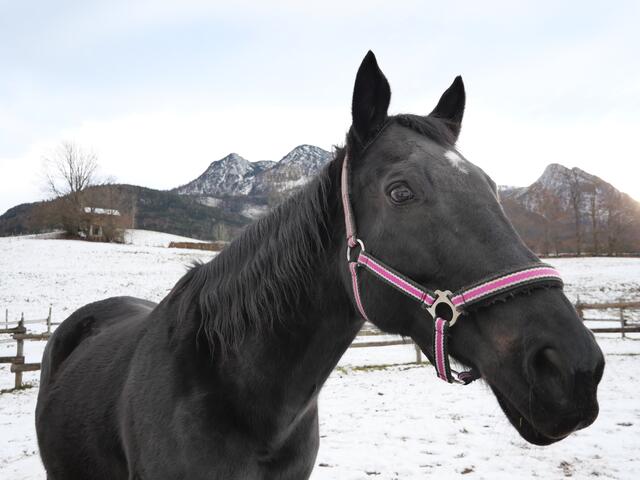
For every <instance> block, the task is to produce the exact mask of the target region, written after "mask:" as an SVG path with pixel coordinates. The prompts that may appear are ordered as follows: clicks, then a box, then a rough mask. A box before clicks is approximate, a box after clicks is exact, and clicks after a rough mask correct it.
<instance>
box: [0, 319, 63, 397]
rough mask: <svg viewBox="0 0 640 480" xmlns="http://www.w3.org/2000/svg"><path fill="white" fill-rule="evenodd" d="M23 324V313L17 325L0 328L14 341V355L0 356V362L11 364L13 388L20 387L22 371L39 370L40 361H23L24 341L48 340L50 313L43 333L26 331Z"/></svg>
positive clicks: (0, 330) (49, 334)
mask: <svg viewBox="0 0 640 480" xmlns="http://www.w3.org/2000/svg"><path fill="white" fill-rule="evenodd" d="M24 324H25V320H24V315H23V316H22V318H21V319H20V321H19V322H18V326H17V327H13V328H2V329H0V333H5V334H7V333H8V334H11V336H12V338H13V340H15V342H16V354H15V355H14V356H9V357H0V363H10V364H11V373H13V374H15V384H14V388H22V373H23V372H35V371H37V370H40V363H24V342H25V340H44V341H47V340H49V337H50V336H51V314H49V322H48V323H47V326H48V327H49V331H47V332H45V333H27V329H26V327H25V326H24Z"/></svg>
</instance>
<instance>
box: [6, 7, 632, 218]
mask: <svg viewBox="0 0 640 480" xmlns="http://www.w3.org/2000/svg"><path fill="white" fill-rule="evenodd" d="M267 4H268V5H267ZM312 4H313V5H314V7H311V5H312ZM318 5H320V3H319V2H301V1H290V2H285V1H280V2H265V1H263V2H258V1H255V2H242V1H235V2H231V1H225V2H214V1H192V0H182V1H175V2H168V1H162V0H153V1H137V2H136V1H120V0H110V1H102V2H90V1H86V0H85V1H73V2H72V1H56V2H50V1H40V2H37V1H28V0H25V1H11V0H7V1H5V0H0V213H2V212H4V210H6V209H8V208H9V207H11V206H13V205H15V204H17V203H21V202H27V201H34V200H38V199H41V198H43V196H44V195H43V192H42V190H41V188H40V175H39V173H40V170H41V167H42V158H43V157H44V156H46V155H47V154H48V153H50V152H51V151H52V150H53V149H54V147H55V146H56V145H58V144H59V143H60V142H61V141H65V140H66V141H73V142H76V143H77V144H79V145H81V146H84V147H86V148H89V149H92V150H93V151H95V152H96V153H97V155H98V157H99V161H100V165H101V169H102V173H103V175H110V176H112V177H115V179H117V180H118V181H120V182H126V183H133V184H139V185H144V186H148V187H153V188H161V189H162V188H170V187H174V186H177V185H179V184H183V183H185V182H187V181H189V180H191V179H193V178H194V177H196V176H197V175H199V174H200V173H202V171H203V170H204V169H205V168H206V167H207V165H208V164H209V163H210V162H211V161H213V160H216V159H218V158H221V157H223V156H225V155H226V154H228V153H230V152H237V153H239V154H241V155H242V156H244V157H245V158H248V159H249V160H263V159H270V160H277V159H279V158H281V157H282V156H284V155H285V154H286V153H287V152H288V151H289V150H291V149H292V148H293V147H295V146H296V145H299V144H302V143H311V144H314V145H318V146H320V147H323V148H325V149H327V150H329V149H330V148H331V147H332V145H334V144H339V143H341V142H342V141H343V139H344V133H345V131H346V129H347V128H348V126H349V123H350V112H349V107H350V101H351V93H352V87H353V81H354V78H355V73H356V70H357V68H358V65H359V64H360V61H361V60H362V57H363V56H364V54H365V53H366V51H367V50H369V49H371V50H373V51H374V52H375V54H376V56H377V58H378V62H379V64H380V66H381V68H382V69H383V71H384V72H385V74H386V75H387V78H388V79H389V82H390V84H391V89H392V92H393V93H392V99H391V113H398V112H411V113H428V112H429V111H431V109H432V108H433V106H434V105H435V103H436V101H437V99H438V97H439V96H440V94H441V93H442V91H443V90H444V89H446V88H447V87H448V85H449V84H450V83H451V81H452V80H453V78H454V77H455V75H458V74H461V75H462V76H463V79H464V81H465V85H466V88H467V99H468V100H467V110H466V116H465V120H464V122H463V128H462V134H461V137H460V142H459V147H460V149H461V151H462V152H463V153H464V154H465V155H466V157H467V158H468V159H469V160H471V161H473V162H474V163H476V164H478V165H480V166H481V167H483V168H484V169H485V170H486V171H487V172H488V173H489V174H490V175H491V176H492V177H493V178H494V179H495V180H496V181H497V182H498V183H500V184H508V185H528V184H530V183H532V182H533V181H534V180H535V179H536V178H537V177H538V176H539V175H540V174H541V173H542V170H543V169H544V167H545V166H546V165H547V164H549V163H551V162H559V163H562V164H564V165H566V166H569V167H572V166H578V167H580V168H583V169H584V170H587V171H588V172H591V173H594V174H596V175H598V176H600V177H602V178H604V179H605V180H607V181H609V182H611V183H613V184H614V185H615V186H616V187H618V188H619V189H621V190H623V191H625V192H627V193H629V194H631V195H632V196H634V197H635V198H636V199H640V175H639V173H640V168H639V166H638V165H639V163H640V155H639V154H638V145H637V143H638V142H637V138H638V136H639V135H640V115H639V112H640V61H639V59H640V33H639V32H640V27H639V25H640V2H637V1H629V2H624V1H616V2H602V1H599V2H589V1H579V2H569V1H562V2H561V1H558V0H553V1H540V0H536V1H531V2H514V1H489V2H487V1H485V2H477V1H469V2H467V1H456V2H444V1H442V0H439V1H437V2H426V1H406V2H403V1H394V2H391V1H388V0H386V1H374V0H367V1H362V2H360V1H349V2H346V1H342V2H333V1H327V0H325V1H324V2H322V3H321V5H322V6H318Z"/></svg>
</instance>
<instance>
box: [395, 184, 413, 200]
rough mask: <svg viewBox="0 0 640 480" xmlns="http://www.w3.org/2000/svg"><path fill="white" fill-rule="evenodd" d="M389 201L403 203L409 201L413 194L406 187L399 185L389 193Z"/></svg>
mask: <svg viewBox="0 0 640 480" xmlns="http://www.w3.org/2000/svg"><path fill="white" fill-rule="evenodd" d="M389 196H390V197H391V200H393V201H394V202H395V203H404V202H408V201H409V200H411V199H412V198H413V197H414V195H413V192H412V191H411V190H410V189H409V187H407V186H406V185H399V186H397V187H395V188H394V189H393V190H391V191H390V192H389Z"/></svg>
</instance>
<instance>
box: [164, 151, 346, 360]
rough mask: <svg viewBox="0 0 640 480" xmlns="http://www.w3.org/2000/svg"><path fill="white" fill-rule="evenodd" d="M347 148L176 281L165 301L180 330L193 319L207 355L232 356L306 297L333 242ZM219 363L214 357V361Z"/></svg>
mask: <svg viewBox="0 0 640 480" xmlns="http://www.w3.org/2000/svg"><path fill="white" fill-rule="evenodd" d="M344 155H345V149H343V148H336V152H335V155H334V158H333V159H332V160H331V161H330V162H329V163H328V164H327V165H326V166H325V167H324V168H323V169H322V171H321V172H320V173H319V174H318V175H317V176H316V177H315V178H314V179H313V180H312V181H311V182H309V183H308V184H307V185H306V186H305V187H304V188H302V189H301V190H299V191H298V192H296V193H294V194H293V195H291V196H290V197H289V198H288V199H286V200H285V201H284V202H283V203H281V204H280V205H279V206H277V207H276V208H274V209H273V210H272V211H271V212H270V213H268V214H267V215H266V216H264V217H262V218H260V219H259V220H258V221H256V222H254V223H252V224H250V225H248V226H247V227H246V228H245V229H244V230H243V232H242V233H241V234H240V235H239V236H238V237H237V238H236V239H235V240H233V241H232V242H231V243H230V244H229V245H228V246H227V247H226V248H225V249H224V250H222V251H221V252H220V253H219V254H218V255H217V256H216V257H215V258H213V259H212V260H211V261H210V262H208V263H199V264H195V265H193V266H192V267H191V269H190V270H189V271H188V272H187V273H186V275H184V276H183V277H182V279H180V281H179V282H178V283H177V284H176V286H175V287H174V288H173V290H172V291H171V293H170V294H169V296H168V297H167V300H168V301H169V302H171V301H175V302H177V304H178V323H183V322H184V321H185V320H186V318H187V317H188V316H190V315H192V314H193V313H194V308H195V309H196V312H195V313H196V314H199V316H200V317H201V323H200V325H199V330H198V334H199V335H204V337H205V338H206V341H207V343H208V345H209V348H210V350H211V352H212V353H213V352H214V351H216V350H218V352H217V354H219V355H220V356H224V355H225V354H226V353H228V352H231V351H235V350H237V348H238V347H239V346H240V344H241V343H242V340H243V339H244V338H245V335H246V334H247V333H248V332H249V331H254V330H256V329H258V328H263V329H264V328H266V329H270V328H273V325H274V323H275V322H276V321H279V320H280V319H281V318H282V317H283V316H284V315H286V314H287V313H289V312H291V311H292V310H293V309H295V308H296V307H297V305H299V304H300V303H301V302H303V301H304V300H305V299H306V298H308V292H307V290H308V288H307V286H310V285H313V279H312V276H313V274H314V272H315V270H314V268H313V267H314V266H315V263H316V262H317V261H318V259H319V258H320V257H321V254H322V253H323V252H324V251H325V248H326V246H327V244H328V242H329V239H330V238H331V235H332V224H331V221H330V217H331V216H332V215H334V216H335V212H336V209H337V205H338V195H331V192H332V191H335V190H336V188H337V185H339V172H340V168H341V166H342V160H343V159H344ZM216 356H218V355H216Z"/></svg>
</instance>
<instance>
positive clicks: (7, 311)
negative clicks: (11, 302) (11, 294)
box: [4, 308, 9, 328]
mask: <svg viewBox="0 0 640 480" xmlns="http://www.w3.org/2000/svg"><path fill="white" fill-rule="evenodd" d="M4 328H9V309H8V308H5V309H4Z"/></svg>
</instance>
